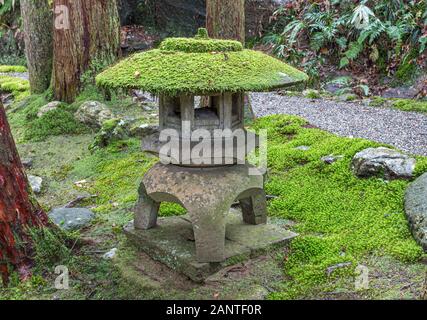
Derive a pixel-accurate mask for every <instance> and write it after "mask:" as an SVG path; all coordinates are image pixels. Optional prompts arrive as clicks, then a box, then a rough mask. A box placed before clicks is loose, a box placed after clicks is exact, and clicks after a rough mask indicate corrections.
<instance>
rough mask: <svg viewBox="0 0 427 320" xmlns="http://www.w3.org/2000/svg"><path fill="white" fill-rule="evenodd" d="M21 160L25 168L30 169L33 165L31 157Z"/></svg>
mask: <svg viewBox="0 0 427 320" xmlns="http://www.w3.org/2000/svg"><path fill="white" fill-rule="evenodd" d="M21 162H22V165H23V166H24V168H26V169H31V168H32V166H33V159H31V158H28V159H22V160H21Z"/></svg>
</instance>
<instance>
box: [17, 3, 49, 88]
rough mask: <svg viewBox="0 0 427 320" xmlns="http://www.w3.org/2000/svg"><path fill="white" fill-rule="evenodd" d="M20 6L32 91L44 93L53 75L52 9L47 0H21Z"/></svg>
mask: <svg viewBox="0 0 427 320" xmlns="http://www.w3.org/2000/svg"><path fill="white" fill-rule="evenodd" d="M20 6H21V16H22V20H23V26H24V40H25V55H26V56H27V64H28V71H29V75H30V86H31V92H32V93H42V92H44V91H45V90H46V89H47V88H49V85H50V78H51V76H52V54H53V51H52V50H53V47H52V34H53V20H52V17H53V16H52V10H51V8H50V6H49V3H48V1H47V0H37V1H34V0H21V1H20Z"/></svg>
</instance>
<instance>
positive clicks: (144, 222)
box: [134, 182, 160, 230]
mask: <svg viewBox="0 0 427 320" xmlns="http://www.w3.org/2000/svg"><path fill="white" fill-rule="evenodd" d="M159 208H160V203H159V202H156V201H154V200H153V199H152V198H150V196H149V195H148V194H147V189H146V188H145V185H144V183H143V182H142V183H141V186H140V187H139V200H138V203H137V205H136V207H135V220H134V224H135V229H139V230H148V229H152V228H154V227H156V225H157V216H158V213H159Z"/></svg>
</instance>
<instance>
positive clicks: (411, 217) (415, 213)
mask: <svg viewBox="0 0 427 320" xmlns="http://www.w3.org/2000/svg"><path fill="white" fill-rule="evenodd" d="M405 212H406V216H407V218H408V221H409V225H410V227H411V230H412V234H413V236H414V238H415V239H416V240H417V241H418V243H419V244H420V245H421V246H422V247H423V249H424V251H425V252H427V173H425V174H424V175H422V176H421V177H419V178H418V179H417V180H415V181H414V182H413V183H412V184H410V185H409V187H408V189H407V190H406V194H405Z"/></svg>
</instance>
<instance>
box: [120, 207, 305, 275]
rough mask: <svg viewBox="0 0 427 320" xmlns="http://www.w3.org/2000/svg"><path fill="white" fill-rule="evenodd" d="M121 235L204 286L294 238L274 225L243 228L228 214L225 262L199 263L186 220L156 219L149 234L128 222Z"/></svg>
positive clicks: (232, 213) (238, 217) (233, 213)
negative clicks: (156, 221)
mask: <svg viewBox="0 0 427 320" xmlns="http://www.w3.org/2000/svg"><path fill="white" fill-rule="evenodd" d="M124 231H125V234H126V235H127V237H128V239H129V240H131V241H132V242H133V243H134V244H135V245H136V246H137V247H138V248H139V249H141V250H142V251H144V252H145V253H146V254H148V255H149V256H150V257H151V258H152V259H154V260H156V261H159V262H162V263H163V264H165V265H167V266H168V267H169V268H171V269H173V270H175V271H177V272H179V273H182V274H184V275H186V276H187V277H189V278H190V279H191V280H193V281H195V282H204V280H206V279H207V278H208V277H209V276H211V275H213V274H215V273H217V272H218V271H220V270H221V269H223V268H226V267H228V266H231V265H234V264H237V263H240V262H243V261H247V260H249V259H252V258H256V257H258V256H260V255H262V254H263V253H266V252H268V251H273V250H277V249H278V248H283V247H286V246H288V245H289V243H290V241H291V240H292V239H293V238H294V237H296V236H297V234H295V233H293V232H291V231H289V230H286V229H284V228H282V227H280V226H278V225H273V224H266V225H258V226H253V225H247V224H245V223H243V219H242V214H241V213H239V214H237V213H236V210H231V211H230V214H229V215H228V216H227V227H226V241H225V258H226V260H225V261H224V262H221V263H199V262H197V259H196V246H195V242H194V234H193V230H192V225H191V223H190V220H189V217H187V216H182V217H170V218H160V219H159V220H158V226H157V227H156V228H153V229H149V230H135V228H134V225H133V222H131V223H129V224H128V225H127V226H126V227H125V229H124Z"/></svg>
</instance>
